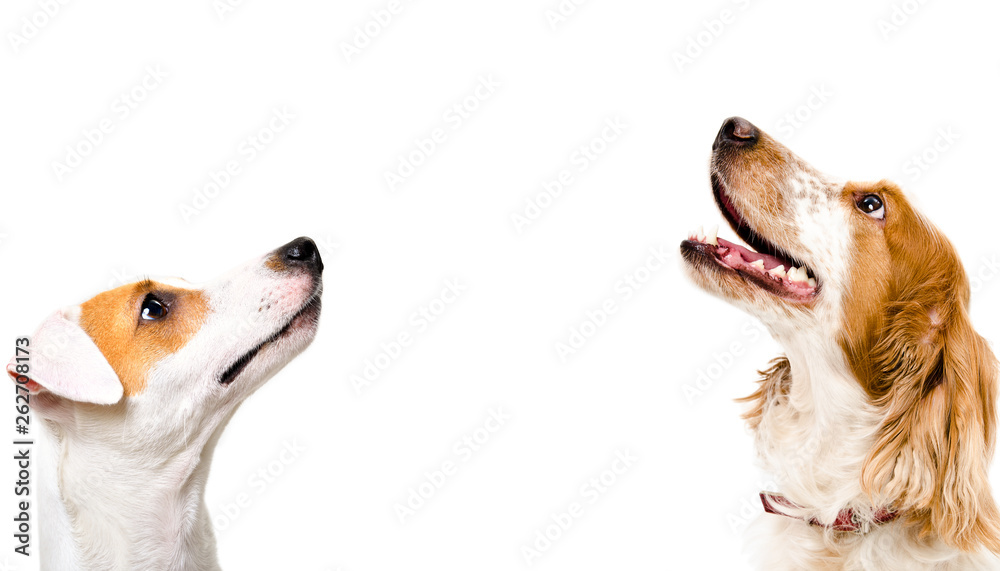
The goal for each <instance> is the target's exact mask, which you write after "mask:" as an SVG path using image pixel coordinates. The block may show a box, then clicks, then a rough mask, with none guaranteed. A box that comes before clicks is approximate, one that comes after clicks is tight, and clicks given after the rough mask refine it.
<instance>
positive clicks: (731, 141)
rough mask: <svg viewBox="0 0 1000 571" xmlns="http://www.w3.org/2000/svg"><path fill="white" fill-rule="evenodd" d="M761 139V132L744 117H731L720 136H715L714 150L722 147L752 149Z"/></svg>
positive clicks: (723, 126) (720, 131)
mask: <svg viewBox="0 0 1000 571" xmlns="http://www.w3.org/2000/svg"><path fill="white" fill-rule="evenodd" d="M759 138H760V130H759V129H757V127H754V126H753V123H751V122H750V121H747V120H746V119H744V118H743V117H730V118H729V119H726V121H725V123H723V124H722V128H721V129H719V134H718V135H716V136H715V142H714V143H712V150H713V151H714V150H716V149H717V148H719V146H721V145H728V146H731V147H751V146H753V145H754V143H756V142H757V140H758V139H759Z"/></svg>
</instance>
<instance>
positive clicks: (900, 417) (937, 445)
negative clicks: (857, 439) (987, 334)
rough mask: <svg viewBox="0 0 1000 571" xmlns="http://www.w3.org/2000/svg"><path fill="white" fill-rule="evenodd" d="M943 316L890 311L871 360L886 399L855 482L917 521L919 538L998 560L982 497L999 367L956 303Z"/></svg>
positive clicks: (993, 517) (999, 517)
mask: <svg viewBox="0 0 1000 571" xmlns="http://www.w3.org/2000/svg"><path fill="white" fill-rule="evenodd" d="M954 305H955V307H954V308H953V309H951V310H949V311H947V313H946V312H945V310H944V309H943V308H942V307H940V306H937V307H934V308H932V309H930V310H928V309H927V308H926V306H924V307H922V306H921V304H918V303H908V304H904V305H901V306H897V307H895V308H894V309H895V310H896V311H897V313H896V315H895V318H894V319H892V320H891V321H890V322H889V323H888V324H887V325H886V329H885V331H883V335H882V337H881V339H880V340H879V342H878V343H877V344H876V346H875V347H874V348H873V350H872V353H871V362H870V364H871V365H872V370H873V372H874V373H876V374H880V376H881V380H882V383H884V384H883V386H882V387H880V390H884V391H885V392H884V394H882V395H881V396H879V397H878V398H876V400H875V402H876V405H877V406H878V407H879V409H880V410H881V411H883V413H884V417H883V424H882V426H881V428H880V430H879V432H878V434H877V435H876V444H875V446H874V448H873V451H872V452H871V454H870V455H869V457H868V459H867V460H866V462H865V465H864V468H863V470H862V484H863V486H864V488H865V490H866V491H867V492H868V493H869V495H870V496H872V498H873V499H874V500H875V501H876V502H884V501H889V502H892V501H895V502H897V504H901V505H893V508H895V509H896V510H899V511H901V512H904V513H909V514H910V515H912V516H915V517H914V518H911V519H913V521H915V522H918V523H919V524H920V527H921V532H922V533H923V534H930V533H933V534H935V535H937V536H939V537H941V538H942V539H943V540H944V541H945V542H946V543H947V544H949V545H951V546H953V547H956V548H959V549H962V550H965V551H976V550H978V549H980V548H981V547H986V548H987V549H989V550H990V551H993V552H994V553H998V554H1000V511H998V509H997V505H996V502H995V500H994V499H993V495H992V493H991V490H990V481H989V467H990V460H991V458H992V456H993V448H994V442H995V438H996V436H995V435H996V410H995V402H996V398H997V386H996V384H997V364H996V358H995V357H994V355H993V353H992V351H990V348H989V346H988V345H987V343H986V341H985V340H984V339H983V338H982V337H980V336H979V335H978V334H977V333H976V332H975V330H973V328H972V324H971V322H970V320H969V317H968V314H967V312H966V310H965V307H964V303H955V304H954Z"/></svg>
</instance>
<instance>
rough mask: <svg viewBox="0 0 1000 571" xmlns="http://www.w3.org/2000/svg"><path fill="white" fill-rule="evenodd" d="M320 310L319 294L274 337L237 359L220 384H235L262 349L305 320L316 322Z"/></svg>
mask: <svg viewBox="0 0 1000 571" xmlns="http://www.w3.org/2000/svg"><path fill="white" fill-rule="evenodd" d="M319 310H320V297H319V294H318V292H317V293H316V294H313V296H312V297H311V298H310V299H309V301H307V302H306V303H305V304H304V305H303V306H302V309H300V310H299V311H297V312H296V313H295V315H293V316H292V317H291V318H290V319H289V320H288V322H287V323H285V325H283V326H282V327H281V329H278V330H277V331H275V332H274V334H273V335H271V336H270V337H268V338H267V339H265V340H264V341H262V342H261V343H260V344H258V345H257V346H256V347H254V348H253V349H250V350H249V351H247V352H246V353H245V354H243V356H241V357H240V358H239V359H236V361H234V362H233V364H232V365H230V366H229V368H228V369H226V370H225V371H223V372H222V375H221V376H220V377H219V383H220V384H222V385H228V384H229V383H231V382H233V379H235V378H236V376H237V375H239V374H240V373H241V372H242V371H243V369H245V368H246V367H247V365H249V364H250V361H253V358H254V357H256V356H257V354H258V353H260V351H261V349H263V348H264V347H266V346H267V345H269V344H271V343H273V342H275V341H277V340H278V339H280V338H281V337H283V336H284V335H285V334H286V333H288V332H289V331H290V330H291V329H292V327H294V326H296V325H297V324H298V323H300V322H302V321H304V320H315V319H316V316H317V315H318V314H319Z"/></svg>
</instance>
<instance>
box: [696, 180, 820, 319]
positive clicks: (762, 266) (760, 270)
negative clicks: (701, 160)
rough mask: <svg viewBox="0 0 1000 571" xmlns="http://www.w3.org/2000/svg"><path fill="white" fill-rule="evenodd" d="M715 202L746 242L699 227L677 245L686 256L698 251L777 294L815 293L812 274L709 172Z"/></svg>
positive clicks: (802, 297) (801, 297)
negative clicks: (739, 207) (741, 208)
mask: <svg viewBox="0 0 1000 571" xmlns="http://www.w3.org/2000/svg"><path fill="white" fill-rule="evenodd" d="M712 189H713V193H714V195H715V202H716V204H717V205H718V207H719V210H720V211H721V212H722V214H723V216H724V217H725V218H726V221H727V222H729V225H730V226H731V227H732V228H733V230H734V231H736V234H737V235H739V237H740V238H742V239H743V241H744V242H746V244H747V246H749V247H744V246H741V245H739V244H735V243H733V242H730V241H728V240H723V239H721V238H719V237H718V236H717V229H709V231H708V232H704V231H702V230H699V231H697V232H693V233H692V234H691V236H689V237H688V239H687V240H685V241H684V243H683V244H682V246H681V249H682V251H683V253H684V255H685V257H686V258H688V259H689V260H690V259H691V256H692V255H700V257H701V258H702V259H706V258H707V260H706V261H711V262H714V263H715V264H717V266H720V267H721V269H722V270H723V271H726V272H733V273H735V274H737V275H739V276H740V277H742V278H743V279H744V280H745V281H748V282H751V283H753V284H755V285H757V286H758V287H760V288H762V289H764V290H766V291H769V292H771V293H773V294H775V295H777V296H780V297H783V298H786V299H791V300H795V301H808V300H811V299H812V298H813V297H815V295H816V293H817V292H818V291H819V289H820V286H821V284H820V283H819V281H818V280H817V279H816V277H815V274H814V273H813V272H812V270H810V269H809V268H808V267H806V266H805V265H804V264H803V263H802V262H800V261H798V260H797V259H796V258H795V257H794V256H792V255H791V254H789V253H788V252H786V251H784V250H782V249H781V248H779V247H778V246H776V245H775V244H773V243H772V242H770V241H768V240H767V239H765V238H764V237H763V236H761V235H760V234H758V233H757V232H756V231H755V230H754V228H753V226H751V225H750V223H749V222H748V221H747V220H746V218H744V217H743V215H742V214H740V211H739V210H737V209H736V206H735V205H734V204H733V203H732V201H731V200H730V199H729V196H728V195H727V194H726V191H725V188H724V187H723V184H722V181H721V180H720V179H719V177H718V175H716V174H714V173H713V174H712Z"/></svg>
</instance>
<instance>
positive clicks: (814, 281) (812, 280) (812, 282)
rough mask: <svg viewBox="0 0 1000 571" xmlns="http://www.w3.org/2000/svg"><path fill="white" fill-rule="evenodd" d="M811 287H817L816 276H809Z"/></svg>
mask: <svg viewBox="0 0 1000 571" xmlns="http://www.w3.org/2000/svg"><path fill="white" fill-rule="evenodd" d="M809 287H816V278H809Z"/></svg>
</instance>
